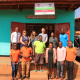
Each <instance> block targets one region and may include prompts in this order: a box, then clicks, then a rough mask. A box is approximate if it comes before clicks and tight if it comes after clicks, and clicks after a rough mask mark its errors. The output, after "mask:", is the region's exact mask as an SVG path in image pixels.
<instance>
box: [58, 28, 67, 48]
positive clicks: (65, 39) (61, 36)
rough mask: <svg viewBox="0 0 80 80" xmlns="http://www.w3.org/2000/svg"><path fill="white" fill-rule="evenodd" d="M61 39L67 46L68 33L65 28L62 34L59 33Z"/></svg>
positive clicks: (63, 44) (64, 45)
mask: <svg viewBox="0 0 80 80" xmlns="http://www.w3.org/2000/svg"><path fill="white" fill-rule="evenodd" d="M59 40H60V41H61V42H62V46H63V47H67V41H68V35H67V34H65V32H64V29H61V34H60V35H59Z"/></svg>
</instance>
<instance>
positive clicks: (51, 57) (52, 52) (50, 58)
mask: <svg viewBox="0 0 80 80" xmlns="http://www.w3.org/2000/svg"><path fill="white" fill-rule="evenodd" d="M55 63H56V49H55V48H53V43H52V42H50V43H49V48H47V49H46V67H47V68H48V75H49V78H52V79H53V78H54V68H55V67H56V66H55ZM50 73H51V75H50Z"/></svg>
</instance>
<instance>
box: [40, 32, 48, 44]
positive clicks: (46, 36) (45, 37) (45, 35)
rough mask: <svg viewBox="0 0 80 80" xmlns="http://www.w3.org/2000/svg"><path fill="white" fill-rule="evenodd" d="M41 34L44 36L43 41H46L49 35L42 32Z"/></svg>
mask: <svg viewBox="0 0 80 80" xmlns="http://www.w3.org/2000/svg"><path fill="white" fill-rule="evenodd" d="M39 35H41V36H42V41H44V42H45V40H46V39H48V35H47V34H42V33H40V34H39Z"/></svg>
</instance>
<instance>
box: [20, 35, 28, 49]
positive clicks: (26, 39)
mask: <svg viewBox="0 0 80 80" xmlns="http://www.w3.org/2000/svg"><path fill="white" fill-rule="evenodd" d="M22 41H23V42H25V41H29V37H24V36H22ZM23 46H24V45H23V44H22V43H21V45H20V50H21V48H22V47H23Z"/></svg>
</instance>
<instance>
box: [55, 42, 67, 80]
mask: <svg viewBox="0 0 80 80" xmlns="http://www.w3.org/2000/svg"><path fill="white" fill-rule="evenodd" d="M65 59H66V48H64V47H62V42H59V47H58V48H57V77H56V79H59V78H60V70H61V80H63V78H64V63H65Z"/></svg>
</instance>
